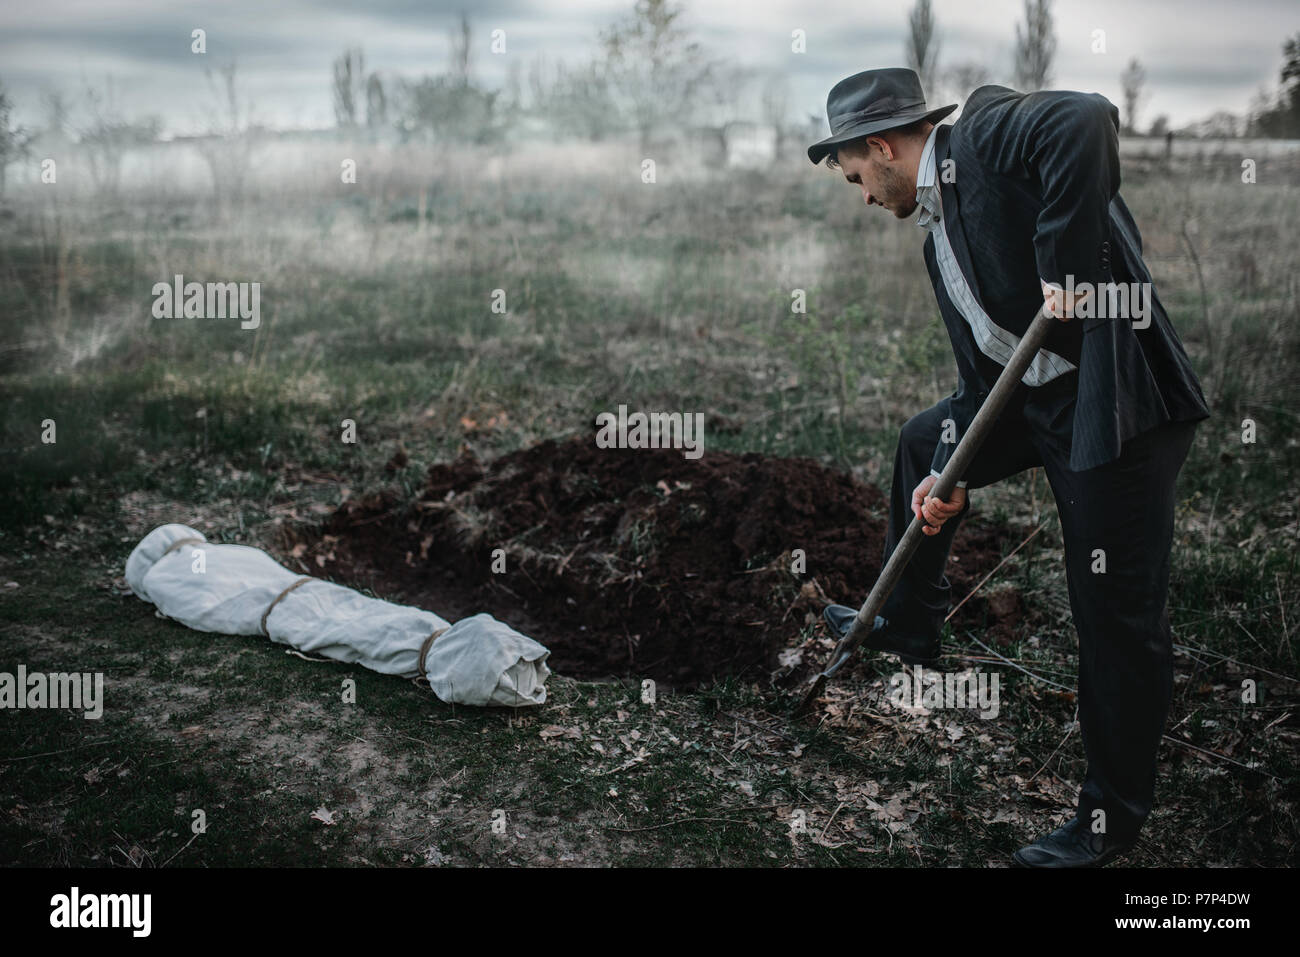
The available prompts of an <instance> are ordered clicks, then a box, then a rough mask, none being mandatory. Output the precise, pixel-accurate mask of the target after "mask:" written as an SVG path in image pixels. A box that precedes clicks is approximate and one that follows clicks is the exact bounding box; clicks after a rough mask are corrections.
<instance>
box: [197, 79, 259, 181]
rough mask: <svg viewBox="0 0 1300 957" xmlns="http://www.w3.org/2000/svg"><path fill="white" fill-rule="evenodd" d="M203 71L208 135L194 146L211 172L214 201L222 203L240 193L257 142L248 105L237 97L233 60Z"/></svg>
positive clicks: (250, 166)
mask: <svg viewBox="0 0 1300 957" xmlns="http://www.w3.org/2000/svg"><path fill="white" fill-rule="evenodd" d="M206 72H207V78H208V88H209V91H210V93H211V96H212V101H213V102H212V105H211V107H210V109H209V110H208V115H209V117H210V121H209V125H208V136H207V138H205V139H203V140H200V141H199V142H198V143H197V144H196V146H197V148H198V151H199V155H201V156H202V157H203V159H204V161H205V162H206V163H207V164H208V171H209V172H210V173H211V174H212V188H213V192H214V193H215V194H216V198H217V202H218V204H220V205H223V206H224V205H229V204H230V203H233V202H235V201H237V200H238V199H239V198H240V197H241V196H242V195H243V192H244V184H245V180H246V179H247V178H248V171H249V169H251V168H252V164H253V150H254V149H255V148H256V145H257V144H256V128H255V127H254V125H253V121H252V108H251V107H250V106H249V105H248V103H247V102H245V101H241V99H240V97H239V82H238V69H237V67H236V65H235V63H234V62H233V61H232V62H230V63H228V64H226V65H225V66H223V67H219V68H218V69H217V70H216V71H215V72H214V71H213V70H212V69H208V70H207V71H206Z"/></svg>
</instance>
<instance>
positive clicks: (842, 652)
mask: <svg viewBox="0 0 1300 957" xmlns="http://www.w3.org/2000/svg"><path fill="white" fill-rule="evenodd" d="M1059 321H1060V320H1059V319H1057V318H1056V317H1055V316H1053V315H1052V314H1051V313H1050V312H1048V311H1047V309H1046V306H1044V308H1043V309H1040V310H1039V311H1038V315H1037V316H1035V317H1034V321H1033V322H1032V323H1031V324H1030V326H1029V329H1028V331H1027V332H1026V333H1025V335H1024V337H1023V338H1022V339H1021V340H1020V345H1018V346H1016V351H1015V352H1014V353H1013V354H1012V356H1011V361H1009V362H1008V363H1007V364H1006V367H1005V368H1004V369H1003V370H1002V374H1001V375H999V376H998V381H997V382H996V383H994V385H993V389H992V391H990V392H989V394H988V398H986V399H985V400H984V404H983V405H982V406H980V410H979V412H977V413H976V414H975V421H973V422H972V423H971V424H970V428H968V429H967V430H966V434H965V435H963V436H962V438H961V441H960V442H958V443H957V448H956V449H955V450H954V451H953V453H952V457H951V458H949V459H948V464H947V465H946V466H945V467H944V470H943V474H942V475H940V476H939V478H938V479H937V480H936V481H935V483H934V487H933V488H931V489H930V495H931V496H932V497H934V498H937V499H939V500H940V501H943V502H946V501H948V498H949V496H951V495H952V492H953V489H955V488H956V487H957V483H958V482H959V481H960V480H961V477H962V475H963V474H964V473H965V471H966V468H967V466H969V465H970V463H971V460H972V459H973V458H975V455H976V453H977V452H979V450H980V446H982V445H983V444H984V440H985V439H986V438H988V434H989V433H990V432H991V431H992V430H993V424H994V423H995V422H997V420H998V416H1000V415H1001V414H1002V410H1003V409H1005V408H1006V405H1007V401H1008V400H1009V399H1010V398H1011V393H1012V392H1014V391H1015V388H1016V386H1017V385H1018V384H1019V383H1020V379H1021V377H1022V376H1023V375H1024V374H1025V370H1026V369H1028V368H1029V364H1030V363H1031V362H1032V361H1033V360H1034V356H1035V355H1036V354H1037V353H1038V350H1039V348H1040V347H1041V346H1042V344H1043V341H1044V340H1045V339H1046V338H1047V334H1048V332H1050V331H1051V329H1052V327H1053V326H1054V325H1055V324H1056V323H1057V322H1059ZM925 524H926V523H925V520H924V519H922V518H918V517H914V518H913V519H912V524H910V525H909V526H908V527H907V531H906V532H905V533H904V534H903V538H902V540H901V541H900V542H899V543H898V546H897V547H896V548H895V549H894V551H893V554H891V555H890V556H889V561H887V562H886V563H885V567H884V568H882V569H881V570H880V577H879V578H877V579H876V584H875V587H873V588H872V589H871V594H870V595H868V596H867V600H866V601H864V602H863V603H862V607H861V608H860V609H858V617H857V618H855V619H854V621H853V624H852V626H851V627H850V628H849V631H848V634H846V635H845V636H844V637H843V638H841V639H840V641H839V644H837V645H836V646H835V650H834V651H833V652H832V653H831V659H830V663H829V664H827V666H826V668H825V669H824V670H823V671H822V672H821V673H820V674H817V675H815V676H814V677H813V678H812V679H811V682H812V685H811V687H810V688H809V689H808V692H807V693H806V694H805V695H804V696H803V700H802V701H800V702H799V707H798V708H796V709H795V714H802V713H804V712H805V711H807V710H808V709H809V708H811V707H812V704H813V702H814V701H816V700H817V699H818V698H819V697H821V693H822V691H824V690H825V688H826V682H827V681H828V680H830V678H831V677H832V676H833V675H834V674H835V672H837V671H839V670H840V668H841V667H843V665H844V663H845V662H846V661H848V660H849V658H851V657H852V656H853V652H855V651H857V650H858V646H859V645H861V644H862V642H863V641H865V640H866V638H867V636H868V635H869V634H871V629H872V627H874V625H875V621H876V615H878V614H879V613H880V609H881V608H883V607H884V604H885V599H886V598H888V597H889V594H890V592H892V591H893V590H894V586H895V585H897V584H898V580H899V579H900V578H902V577H903V569H905V568H906V567H907V563H908V562H909V561H911V560H912V555H914V554H915V553H916V549H917V546H919V545H920V544H921V538H922V536H924V534H925V533H924V532H923V531H922V530H921V529H922V528H923V527H924V525H925ZM864 623H866V624H864Z"/></svg>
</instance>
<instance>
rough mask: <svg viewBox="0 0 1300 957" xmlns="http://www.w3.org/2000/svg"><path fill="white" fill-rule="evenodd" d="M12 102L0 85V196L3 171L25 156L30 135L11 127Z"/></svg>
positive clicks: (3, 178) (1, 194)
mask: <svg viewBox="0 0 1300 957" xmlns="http://www.w3.org/2000/svg"><path fill="white" fill-rule="evenodd" d="M13 110H14V101H13V100H12V99H10V97H9V94H8V93H6V92H5V89H4V87H3V85H0V196H4V193H5V171H6V170H8V168H9V164H10V163H13V162H14V161H16V160H18V159H19V158H21V157H23V156H26V155H27V148H28V146H29V145H30V144H31V141H32V134H31V133H30V132H28V131H27V130H26V129H25V128H24V127H21V126H14V125H13Z"/></svg>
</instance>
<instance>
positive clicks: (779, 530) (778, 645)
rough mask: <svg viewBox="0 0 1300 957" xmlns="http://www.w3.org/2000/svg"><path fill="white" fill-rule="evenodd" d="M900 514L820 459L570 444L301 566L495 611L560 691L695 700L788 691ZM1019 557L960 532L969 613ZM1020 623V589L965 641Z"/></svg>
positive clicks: (444, 467) (317, 551)
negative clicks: (545, 657)
mask: <svg viewBox="0 0 1300 957" xmlns="http://www.w3.org/2000/svg"><path fill="white" fill-rule="evenodd" d="M887 510H888V502H887V501H886V499H885V496H884V495H883V494H882V492H881V491H880V490H879V489H878V488H875V487H874V486H869V485H865V484H863V483H862V482H859V481H857V480H856V479H854V478H853V477H852V476H850V475H847V474H845V473H843V472H838V471H834V470H831V469H828V468H825V467H823V466H821V465H819V464H818V463H816V462H814V461H813V460H811V459H806V458H773V457H767V456H763V455H760V454H757V453H749V454H743V455H737V454H730V453H726V452H712V453H710V454H709V455H708V456H707V457H706V458H702V459H697V460H691V459H687V458H685V457H684V456H683V455H682V453H681V452H680V451H677V450H670V449H660V450H619V449H600V448H597V447H596V446H595V445H593V443H591V441H590V440H589V439H586V438H583V437H574V438H570V439H568V440H564V441H555V440H547V441H543V442H541V443H539V444H537V445H534V446H532V447H530V448H526V449H523V450H520V451H518V452H515V453H511V454H508V455H505V456H503V457H501V458H498V459H496V460H494V461H491V462H486V463H485V462H481V461H479V460H478V459H477V458H476V457H474V456H473V454H472V453H466V454H465V455H463V456H462V457H461V458H460V459H459V460H457V461H455V462H453V463H450V464H437V465H434V466H432V467H430V469H429V470H428V475H427V480H426V483H425V487H424V489H423V492H422V493H421V494H420V496H419V498H418V500H417V501H415V502H414V504H413V505H412V506H411V507H404V506H403V505H402V504H400V503H399V502H398V501H397V500H396V497H395V495H393V494H392V493H388V494H383V493H376V494H371V495H367V496H362V497H360V498H358V499H353V500H350V501H348V502H346V503H344V505H343V506H341V507H340V508H339V510H338V511H337V512H336V513H335V514H334V515H333V516H331V517H330V518H329V520H328V521H326V522H325V524H324V526H323V529H322V530H321V531H320V532H319V533H317V532H315V531H313V530H306V531H303V530H299V531H298V532H296V533H290V534H289V536H288V538H287V540H286V542H285V546H286V550H287V551H289V552H290V553H291V554H295V555H296V556H297V557H298V558H299V560H300V561H301V562H303V565H304V567H308V568H310V567H311V566H312V565H313V564H315V565H317V566H318V567H320V568H324V569H327V570H328V571H329V573H330V574H332V575H334V576H335V577H337V578H340V579H341V580H349V581H354V582H367V583H372V587H374V588H375V589H376V590H382V591H384V592H386V593H390V594H391V593H393V591H394V590H396V591H398V592H400V593H401V596H402V600H404V601H409V602H410V603H412V604H415V605H419V606H421V607H424V608H429V609H432V610H435V611H437V612H438V613H439V614H442V615H444V616H448V617H451V618H455V617H458V616H460V615H463V614H470V613H474V612H477V611H483V610H488V611H490V612H491V613H492V614H493V615H495V616H497V617H498V618H501V619H503V620H506V621H509V622H510V623H512V624H514V625H515V626H516V627H518V628H520V630H523V631H525V632H527V633H528V634H530V635H531V636H533V637H535V638H537V639H538V640H539V641H541V642H542V643H544V644H545V645H547V647H549V648H550V649H551V651H552V659H551V664H552V666H553V667H554V668H555V670H556V671H557V672H559V673H560V674H565V675H569V676H571V677H576V678H601V677H609V676H636V677H642V678H644V677H649V678H653V679H655V680H656V681H658V682H661V683H665V684H667V685H669V686H672V687H678V688H683V689H687V688H693V687H696V686H698V685H699V684H700V683H701V682H705V681H708V680H710V679H713V678H717V677H721V676H726V675H735V676H738V677H743V678H757V677H765V676H767V675H769V674H771V673H773V672H776V671H778V670H780V669H781V668H782V666H783V661H784V662H785V663H788V660H789V659H788V656H787V658H785V659H783V658H782V652H783V651H785V650H786V649H791V648H794V647H797V646H799V645H800V644H801V643H802V642H803V641H804V640H805V639H806V638H807V637H809V635H810V634H812V633H813V632H814V631H816V630H818V629H821V628H822V626H821V624H820V612H821V609H822V608H823V607H824V605H825V604H826V603H827V602H828V601H839V602H844V603H849V604H857V603H859V602H861V601H862V600H863V599H864V598H865V597H866V594H867V592H868V591H870V589H871V586H872V584H873V583H874V580H875V578H876V576H877V575H878V574H879V571H880V563H881V559H882V551H883V545H884V535H885V523H886V515H887ZM1020 537H1021V538H1023V534H1021V535H1020ZM1017 541H1019V538H1017V537H1016V531H1015V530H1013V529H1010V528H1007V527H999V526H997V525H993V524H989V523H983V522H982V523H977V524H973V525H969V526H967V527H965V528H963V529H962V530H961V532H960V535H959V540H958V542H957V544H956V546H955V548H954V556H955V558H954V560H953V561H952V562H951V563H950V572H949V578H950V580H951V582H952V585H953V601H954V603H955V602H956V601H958V600H959V599H960V598H962V597H964V596H965V595H966V594H967V593H968V592H969V591H970V590H971V589H972V588H974V586H975V584H976V583H977V582H978V581H979V579H980V578H981V577H982V576H983V575H984V574H985V573H987V572H988V571H990V570H991V569H992V568H993V567H994V566H996V564H997V563H998V561H999V560H1000V559H1001V557H1002V555H1003V554H1004V553H1005V552H1006V551H1007V550H1009V549H1010V548H1012V547H1014V545H1015V544H1016V542H1017ZM1022 609H1023V603H1022V602H1020V601H1019V598H1018V596H1016V595H1015V594H1014V592H1010V593H1009V592H1008V591H1007V590H1006V589H1003V590H1002V591H1000V592H999V593H997V594H996V595H995V596H994V597H993V598H992V600H989V599H987V598H985V597H984V596H983V595H982V594H981V595H976V597H975V598H974V599H973V600H972V601H970V602H968V603H967V604H966V605H965V606H964V607H963V608H962V609H961V611H960V612H959V615H960V616H961V617H960V618H957V619H955V620H954V625H961V624H963V623H965V624H968V625H969V624H971V623H975V622H978V623H979V624H980V625H981V627H983V628H986V629H988V630H990V631H991V633H992V634H993V635H994V638H995V640H996V638H997V637H998V636H999V635H1000V634H1001V633H1004V632H1005V633H1010V630H1011V628H1012V626H1014V625H1015V623H1016V622H1017V621H1018V620H1019V619H1020V617H1021V614H1022Z"/></svg>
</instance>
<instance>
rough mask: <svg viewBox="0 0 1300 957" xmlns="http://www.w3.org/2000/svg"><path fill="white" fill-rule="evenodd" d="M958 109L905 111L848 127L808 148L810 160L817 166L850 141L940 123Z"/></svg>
mask: <svg viewBox="0 0 1300 957" xmlns="http://www.w3.org/2000/svg"><path fill="white" fill-rule="evenodd" d="M955 109H957V104H956V103H953V104H951V105H949V106H941V107H939V108H938V109H935V110H926V109H916V110H904V111H903V112H901V113H895V114H894V115H893V116H887V117H885V118H884V119H879V120H867V121H866V122H865V123H856V124H854V125H853V126H850V127H847V128H846V129H843V130H841V131H840V132H838V133H836V134H834V135H833V136H828V137H826V139H824V140H820V141H818V142H816V143H814V144H813V145H812V146H810V147H808V158H809V159H810V160H812V162H813V165H814V166H816V165H817V164H818V163H820V162H821V161H822V160H824V159H825V158H826V157H827V156H828V155H830V154H831V153H833V152H834V151H835V148H836V147H837V146H839V145H840V144H841V143H847V142H849V141H850V140H858V139H861V138H862V137H864V136H870V135H871V134H872V133H881V132H883V131H885V130H893V129H897V128H898V127H900V126H907V125H908V124H909V123H915V122H916V121H917V120H929V121H930V122H931V123H938V122H939V121H940V120H941V119H943V118H944V117H945V116H947V115H948V114H949V113H951V112H952V111H953V110H955Z"/></svg>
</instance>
